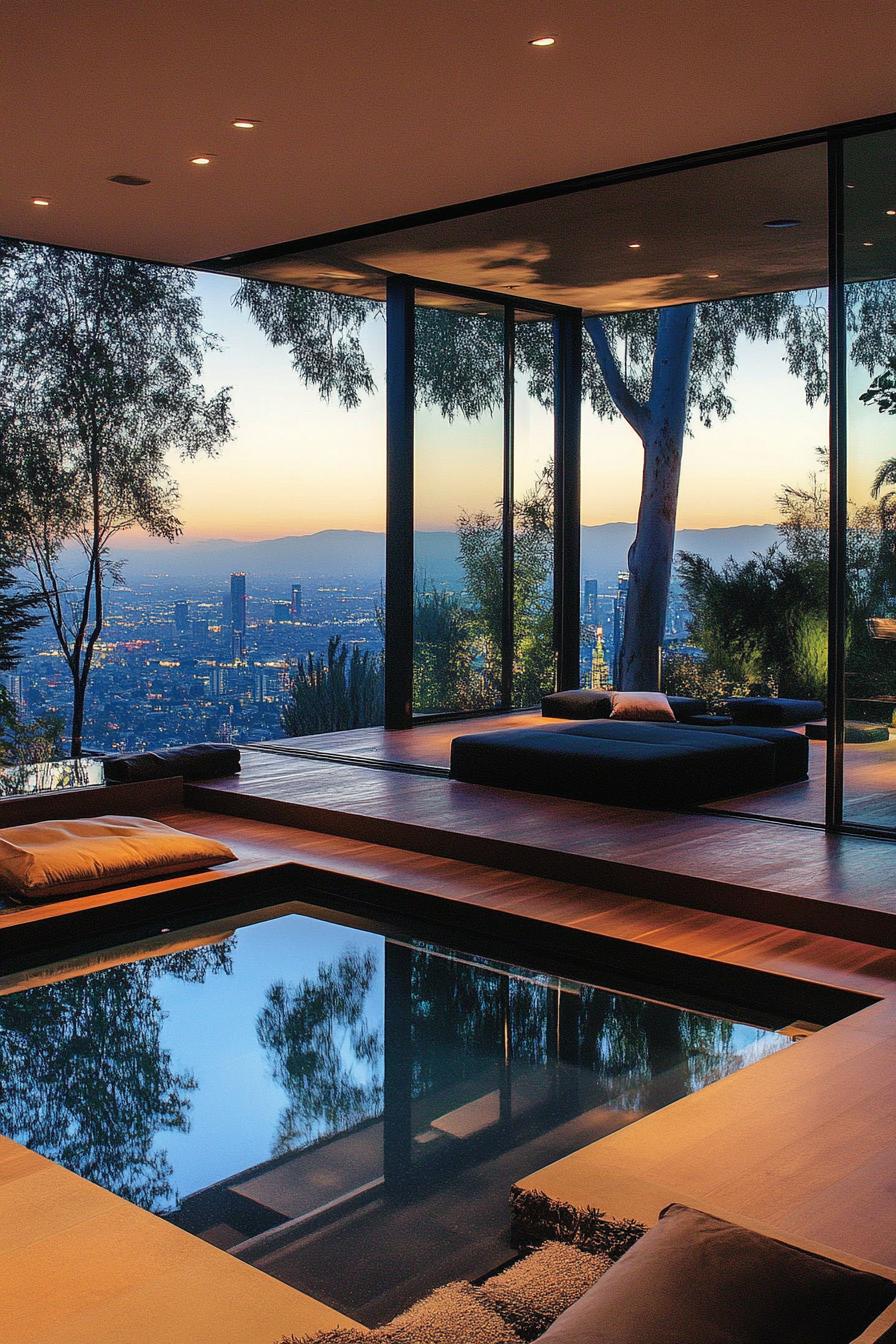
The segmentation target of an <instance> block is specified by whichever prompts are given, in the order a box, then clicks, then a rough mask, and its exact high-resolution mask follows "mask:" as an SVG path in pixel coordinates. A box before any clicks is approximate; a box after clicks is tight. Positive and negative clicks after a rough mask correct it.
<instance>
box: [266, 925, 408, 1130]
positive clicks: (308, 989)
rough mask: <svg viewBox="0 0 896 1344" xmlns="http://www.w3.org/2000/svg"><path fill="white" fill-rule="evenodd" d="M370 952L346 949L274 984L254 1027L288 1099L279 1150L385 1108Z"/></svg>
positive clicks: (281, 1120) (373, 965)
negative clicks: (293, 980)
mask: <svg viewBox="0 0 896 1344" xmlns="http://www.w3.org/2000/svg"><path fill="white" fill-rule="evenodd" d="M376 968H377V962H376V958H375V956H374V954H373V953H372V952H371V951H369V950H368V951H363V952H362V951H359V950H357V949H354V948H351V949H348V950H347V951H345V952H343V953H342V954H341V956H339V957H338V958H336V960H334V961H332V962H329V963H327V962H321V964H320V965H319V966H318V970H317V975H316V976H315V977H314V978H313V979H312V978H307V977H306V978H305V979H303V980H302V981H300V983H299V984H297V985H286V984H284V983H283V981H278V982H277V983H276V984H273V985H272V986H271V987H270V989H269V990H268V992H267V995H266V997H265V1005H264V1007H263V1008H262V1010H261V1012H260V1013H259V1015H258V1021H257V1024H256V1031H257V1034H258V1039H259V1041H260V1042H261V1044H262V1046H263V1047H264V1049H265V1051H266V1052H267V1055H268V1059H269V1061H270V1065H271V1070H272V1073H273V1076H274V1078H275V1080H276V1081H277V1082H278V1083H279V1084H280V1086H281V1087H282V1088H283V1090H284V1092H285V1093H286V1097H287V1103H286V1106H285V1107H284V1109H283V1111H282V1112H281V1115H280V1118H279V1120H278V1123H277V1132H276V1136H275V1140H274V1147H273V1153H274V1155H275V1156H279V1155H281V1154H283V1153H287V1152H289V1151H291V1150H292V1149H294V1148H299V1147H302V1146H304V1145H305V1144H308V1143H311V1142H313V1141H314V1140H315V1139H319V1138H322V1137H324V1136H326V1135H330V1134H338V1133H341V1132H342V1131H344V1130H346V1129H349V1128H350V1127H351V1126H352V1125H355V1124H358V1123H359V1122H360V1121H362V1120H366V1119H368V1118H370V1117H371V1116H374V1115H377V1114H378V1113H379V1112H380V1110H381V1109H382V1104H383V1087H382V1078H381V1061H382V1055H383V1040H382V1033H381V1031H380V1030H379V1029H378V1028H371V1026H370V1024H369V1023H368V1020H367V1012H366V1009H367V996H368V994H369V992H370V988H371V986H372V984H373V980H374V976H375V974H376Z"/></svg>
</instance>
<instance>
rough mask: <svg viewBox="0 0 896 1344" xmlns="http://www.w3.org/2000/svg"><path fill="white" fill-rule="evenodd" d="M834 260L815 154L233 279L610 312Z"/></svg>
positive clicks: (632, 186) (252, 264)
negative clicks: (445, 290)
mask: <svg viewBox="0 0 896 1344" xmlns="http://www.w3.org/2000/svg"><path fill="white" fill-rule="evenodd" d="M784 219H787V220H792V221H794V223H793V227H789V228H778V227H769V226H768V221H773V220H775V221H780V220H784ZM890 232H892V233H893V235H894V237H896V229H892V230H890ZM827 264H828V256H827V157H826V153H825V149H824V147H823V146H822V145H809V146H804V147H801V148H798V149H789V150H784V151H780V152H776V153H773V154H763V155H759V156H756V157H750V158H745V159H737V160H733V161H731V162H727V163H719V164H712V165H708V166H704V167H700V168H694V169H687V170H684V171H681V172H674V173H666V174H662V175H660V176H656V177H648V178H643V179H639V180H636V181H630V182H625V183H620V184H618V185H611V186H601V187H597V188H593V189H589V190H585V191H576V192H572V193H570V194H569V195H563V196H553V197H549V198H546V199H543V200H537V201H532V202H529V203H526V204H522V205H514V206H508V207H503V208H501V209H497V210H490V211H486V212H483V213H476V214H472V215H468V216H466V217H462V218H457V219H450V220H443V221H439V222H437V223H432V224H427V225H423V226H415V227H410V228H408V227H405V228H400V229H398V230H387V231H384V232H382V233H378V234H375V235H373V236H371V237H364V238H361V239H356V240H353V241H351V242H344V243H340V244H338V245H336V246H329V247H326V248H321V249H317V248H315V249H312V250H296V251H292V252H286V253H285V254H284V255H282V256H277V257H271V258H266V259H263V260H257V261H252V260H250V261H248V262H247V263H246V264H243V263H242V259H241V258H239V257H235V258H233V262H232V263H228V262H224V263H222V265H221V269H223V270H226V271H235V272H236V273H237V274H240V275H247V276H251V277H253V278H256V279H265V280H277V281H284V282H286V283H292V284H301V285H305V286H308V287H310V288H312V289H330V290H334V291H336V292H341V293H346V294H358V295H363V296H365V297H367V298H375V299H382V298H384V297H385V277H386V276H387V275H388V274H390V273H391V274H405V275H412V276H415V277H421V278H425V279H427V280H436V281H442V282H444V283H448V284H456V285H466V286H470V287H473V288H477V289H487V290H497V291H501V292H503V293H506V294H507V295H509V296H511V297H512V298H513V299H514V300H517V301H525V300H526V299H539V300H542V301H546V302H551V303H560V304H567V305H571V306H573V307H576V308H582V309H584V310H585V312H586V313H608V312H618V311H622V310H625V309H632V308H654V307H659V306H664V305H667V304H675V303H686V302H691V301H699V300H701V299H706V298H730V297H733V296H735V295H743V294H755V293H767V292H770V291H772V290H784V289H811V288H816V287H823V286H824V285H825V284H826V283H827ZM419 294H420V292H419V291H418V301H421V299H420V297H419ZM422 301H423V302H425V301H426V299H425V297H424V298H423V299H422ZM433 301H434V302H437V303H439V304H445V303H446V300H445V299H444V298H442V297H438V298H435V297H434V298H433ZM451 306H452V307H463V306H466V307H468V308H471V309H475V308H476V307H477V304H476V303H475V302H467V303H466V305H464V304H463V303H452V304H451Z"/></svg>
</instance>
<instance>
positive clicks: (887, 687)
mask: <svg viewBox="0 0 896 1344" xmlns="http://www.w3.org/2000/svg"><path fill="white" fill-rule="evenodd" d="M843 210H844V235H843V266H844V281H845V290H844V305H845V334H846V379H845V394H846V396H845V406H844V408H843V411H844V415H843V423H844V428H845V444H846V496H847V503H846V517H845V519H844V520H843V536H844V538H845V545H844V547H843V555H842V560H843V564H844V566H845V586H846V603H845V631H844V639H845V685H844V699H843V713H844V720H845V722H844V734H843V736H844V741H843V819H844V821H846V822H847V823H850V824H853V825H858V826H867V827H883V828H886V829H888V830H893V829H894V828H896V734H894V723H896V418H894V416H896V131H885V132H881V133H879V134H875V135H866V136H860V137H856V138H853V139H847V140H846V141H845V144H844V181H843Z"/></svg>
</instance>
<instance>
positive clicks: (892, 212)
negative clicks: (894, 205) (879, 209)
mask: <svg viewBox="0 0 896 1344" xmlns="http://www.w3.org/2000/svg"><path fill="white" fill-rule="evenodd" d="M887 214H888V215H896V210H888V211H887Z"/></svg>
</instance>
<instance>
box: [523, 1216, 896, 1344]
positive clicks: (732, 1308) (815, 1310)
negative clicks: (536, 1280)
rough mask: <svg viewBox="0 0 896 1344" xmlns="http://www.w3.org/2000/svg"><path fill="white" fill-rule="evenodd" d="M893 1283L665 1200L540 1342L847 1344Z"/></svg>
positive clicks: (894, 1289) (884, 1302)
mask: <svg viewBox="0 0 896 1344" xmlns="http://www.w3.org/2000/svg"><path fill="white" fill-rule="evenodd" d="M894 1297H896V1285H894V1284H893V1283H891V1282H890V1280H889V1279H884V1278H881V1277H879V1276H878V1275H876V1274H866V1273H863V1272H861V1271H860V1270H856V1269H851V1268H850V1267H848V1266H846V1265H841V1264H837V1263H836V1262H835V1261H832V1260H826V1259H823V1258H822V1257H821V1256H817V1255H811V1254H809V1253H808V1252H807V1251H800V1250H797V1249H796V1248H795V1247H793V1246H787V1245H785V1244H784V1243H783V1242H780V1241H773V1240H772V1239H771V1238H769V1237H763V1236H760V1235H759V1234H758V1233H756V1232H748V1231H747V1230H746V1229H745V1228H742V1227H736V1226H735V1225H734V1224H732V1223H726V1222H723V1221H722V1219H720V1218H713V1217H711V1216H710V1215H709V1214H706V1213H700V1212H698V1211H697V1210H696V1209H689V1208H686V1207H684V1206H683V1205H681V1204H670V1205H669V1207H668V1208H667V1209H665V1210H664V1211H663V1214H662V1215H661V1217H660V1221H659V1223H657V1225H656V1227H654V1228H651V1230H650V1231H649V1232H648V1233H647V1234H646V1236H644V1237H642V1238H641V1239H640V1241H638V1242H636V1243H635V1245H634V1246H633V1247H632V1249H631V1250H630V1251H626V1253H625V1255H624V1256H623V1257H622V1258H621V1260H618V1261H617V1262H616V1264H615V1265H614V1266H613V1267H612V1269H609V1270H608V1271H607V1273H606V1274H604V1275H603V1277H602V1278H600V1279H598V1281H597V1283H596V1284H595V1285H594V1287H593V1288H590V1289H589V1290H588V1292H587V1293H586V1294H585V1295H584V1297H582V1298H580V1299H579V1301H578V1302H576V1303H575V1304H574V1305H573V1306H572V1307H570V1308H569V1310H568V1311H565V1312H564V1313H563V1315H562V1316H560V1317H559V1318H558V1319H557V1320H556V1321H555V1322H554V1324H553V1325H552V1326H551V1328H550V1329H549V1330H548V1331H547V1333H546V1334H544V1335H542V1336H541V1338H542V1340H543V1341H544V1344H849V1341H852V1340H854V1339H855V1338H856V1336H857V1335H860V1334H861V1333H862V1331H863V1330H865V1329H866V1328H867V1327H868V1326H869V1325H870V1324H871V1322H872V1321H873V1320H874V1319H875V1318H876V1317H877V1316H879V1315H880V1313H881V1312H882V1311H883V1310H884V1309H885V1308H886V1307H887V1306H889V1304H890V1303H891V1302H892V1301H893V1299H894Z"/></svg>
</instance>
